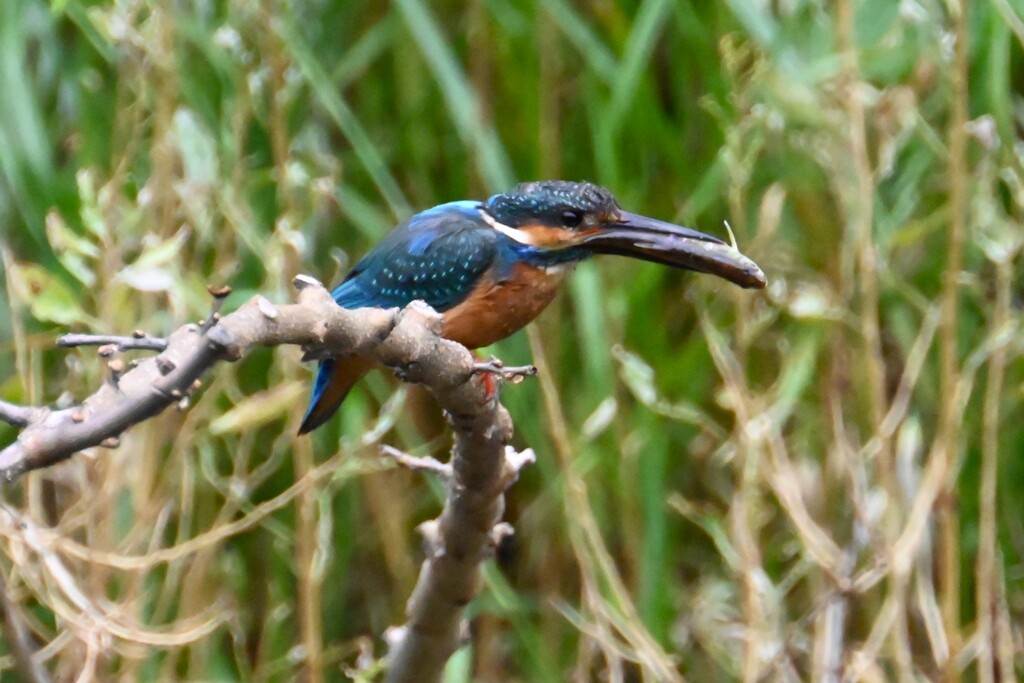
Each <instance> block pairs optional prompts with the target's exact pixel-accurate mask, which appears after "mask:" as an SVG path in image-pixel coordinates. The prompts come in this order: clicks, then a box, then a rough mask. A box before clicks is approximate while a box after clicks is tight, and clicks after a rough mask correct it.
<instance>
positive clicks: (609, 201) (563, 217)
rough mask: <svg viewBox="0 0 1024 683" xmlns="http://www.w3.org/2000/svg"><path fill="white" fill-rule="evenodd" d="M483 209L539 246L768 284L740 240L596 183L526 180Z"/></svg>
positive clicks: (507, 230) (743, 283) (496, 223)
mask: <svg viewBox="0 0 1024 683" xmlns="http://www.w3.org/2000/svg"><path fill="white" fill-rule="evenodd" d="M483 210H484V216H485V218H486V219H487V220H488V222H489V223H491V225H492V227H494V228H495V229H497V230H499V231H501V232H503V233H504V234H506V235H507V236H509V237H511V238H512V239H514V240H516V241H517V242H521V243H523V244H528V245H531V246H533V247H536V248H538V249H542V250H562V249H568V248H575V249H576V250H578V251H579V252H580V253H584V254H588V253H590V254H619V255H622V256H631V257H633V258H639V259H643V260H645V261H654V262H655V263H661V264H664V265H668V266H673V267H675V268H684V269H686V270H693V271H698V272H701V273H709V274H711V275H717V276H718V277H721V278H724V279H726V280H728V281H730V282H733V283H735V284H737V285H739V286H740V287H744V288H755V289H760V288H762V287H764V286H765V283H766V280H765V276H764V273H763V272H761V269H760V268H759V267H758V266H757V264H756V263H754V262H753V261H751V260H750V259H749V258H747V257H746V256H744V255H743V254H741V253H740V252H739V250H738V249H736V247H735V245H730V244H727V243H725V242H723V241H722V240H720V239H718V238H717V237H712V236H711V235H706V234H704V233H702V232H698V231H696V230H691V229H689V228H684V227H682V226H679V225H674V224H672V223H666V222H664V221H659V220H656V219H654V218H647V217H646V216H640V215H638V214H635V213H630V212H628V211H623V210H622V208H621V207H620V206H619V203H618V202H617V201H616V200H615V197H614V196H613V195H612V193H611V192H609V191H608V190H606V189H605V188H603V187H600V186H599V185H594V184H592V183H572V182H566V181H561V180H549V181H538V182H532V183H523V184H521V185H517V186H516V187H514V188H512V190H510V191H509V192H505V193H503V194H498V195H494V196H493V197H491V198H490V199H488V200H487V202H486V204H484V207H483Z"/></svg>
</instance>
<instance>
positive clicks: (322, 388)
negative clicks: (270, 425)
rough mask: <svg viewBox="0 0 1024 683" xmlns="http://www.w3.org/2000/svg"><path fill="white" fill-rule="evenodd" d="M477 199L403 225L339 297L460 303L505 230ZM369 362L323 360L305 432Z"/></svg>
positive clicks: (354, 302) (352, 303)
mask: <svg viewBox="0 0 1024 683" xmlns="http://www.w3.org/2000/svg"><path fill="white" fill-rule="evenodd" d="M478 206H479V204H478V203H476V202H453V203H451V204H442V205H441V206H437V207H435V208H433V209H430V210H429V211H424V212H423V213H419V214H417V215H415V216H413V217H412V218H410V219H409V220H408V221H406V222H405V223H403V224H402V225H399V226H398V227H397V228H395V229H394V230H392V231H391V232H390V233H389V234H388V235H387V236H386V237H385V238H384V239H383V240H381V242H380V244H378V245H377V246H375V247H374V248H373V249H371V250H370V251H369V252H368V253H367V254H366V256H364V257H363V258H362V259H360V260H359V262H358V263H356V265H355V267H354V268H353V269H352V271H351V272H350V273H349V274H348V276H347V277H346V278H345V280H344V281H343V282H342V283H341V284H340V285H338V287H336V288H335V289H334V291H333V292H332V293H331V294H332V296H333V297H334V300H335V301H336V302H338V305H339V306H341V307H343V308H349V309H355V308H368V307H377V308H392V307H399V308H400V307H403V306H405V305H407V304H409V303H411V302H412V301H415V300H417V299H420V300H423V301H426V302H427V303H428V304H430V305H431V306H432V307H433V308H434V309H436V310H438V311H441V312H444V311H446V310H448V309H450V308H452V307H454V306H456V305H458V304H459V302H461V301H462V300H463V299H465V298H466V297H467V296H469V293H470V292H472V291H473V288H474V287H475V286H476V284H477V282H478V281H479V280H480V277H481V276H482V275H483V274H484V273H485V272H486V271H487V270H488V269H489V268H490V267H491V266H492V265H493V264H494V263H495V260H496V256H497V255H498V253H499V250H500V246H499V245H500V239H501V237H500V233H498V231H496V230H494V229H493V228H491V227H490V226H488V225H487V224H485V223H484V222H483V221H482V219H481V218H480V212H479V210H478ZM371 367H372V364H371V363H368V362H367V361H366V360H365V359H362V358H358V357H352V358H338V359H334V358H331V359H327V360H323V361H320V367H319V369H318V370H317V376H316V382H315V383H314V385H313V396H312V398H311V400H310V403H309V408H308V409H307V411H306V416H305V418H304V419H303V421H302V426H301V427H300V428H299V433H300V434H304V433H306V432H308V431H311V430H313V429H315V428H316V427H318V426H320V425H321V424H323V423H324V422H326V421H327V420H328V419H329V418H330V417H331V415H333V414H334V412H335V411H336V410H337V409H338V406H340V405H341V402H342V401H343V400H344V399H345V396H346V395H348V392H349V390H350V389H351V388H352V386H353V385H355V383H356V382H358V381H359V379H360V378H362V376H363V375H365V374H366V372H368V371H369V370H370V368H371Z"/></svg>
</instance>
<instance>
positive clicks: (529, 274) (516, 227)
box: [299, 180, 766, 434]
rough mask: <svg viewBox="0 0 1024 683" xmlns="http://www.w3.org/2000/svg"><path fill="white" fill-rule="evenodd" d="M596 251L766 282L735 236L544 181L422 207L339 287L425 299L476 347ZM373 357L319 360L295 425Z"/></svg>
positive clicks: (526, 315) (343, 297) (351, 300)
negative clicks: (702, 229)
mask: <svg viewBox="0 0 1024 683" xmlns="http://www.w3.org/2000/svg"><path fill="white" fill-rule="evenodd" d="M597 254H618V255H622V256H630V257H633V258H637V259H642V260H645V261H653V262H655V263H660V264H663V265H668V266H672V267H675V268H682V269H685V270H691V271H697V272H701V273H708V274H711V275H716V276H718V277H721V278H724V279H725V280H728V281H730V282H732V283H735V284H737V285H739V286H740V287H743V288H747V289H761V288H763V287H764V286H765V284H766V279H765V276H764V273H763V272H762V271H761V269H760V268H759V267H758V266H757V264H755V263H754V262H753V261H752V260H750V259H749V258H747V257H746V256H744V255H743V254H741V253H740V252H739V250H738V249H737V248H736V247H735V245H734V244H727V243H725V242H724V241H722V240H720V239H718V238H717V237H713V236H711V235H707V234H704V233H702V232H698V231H696V230H691V229H689V228H684V227H682V226H679V225H674V224H672V223H666V222H664V221H659V220H656V219H654V218H647V217H646V216H640V215H638V214H634V213H629V212H628V211H624V210H623V209H622V208H621V207H620V206H619V203H618V202H617V201H616V200H615V197H614V196H613V195H612V193H611V192H609V191H608V190H606V189H605V188H603V187H600V186H599V185H595V184H593V183H587V182H583V183H575V182H567V181H561V180H548V181H537V182H530V183H522V184H520V185H517V186H515V187H514V188H512V189H511V190H510V191H508V192H505V193H502V194H496V195H494V196H493V197H491V198H490V199H488V200H486V201H483V202H481V201H457V202H449V203H447V204H441V205H439V206H435V207H434V208H432V209H428V210H426V211H423V212H421V213H418V214H416V215H415V216H413V217H412V218H410V219H409V220H407V221H405V222H404V223H402V224H401V225H399V226H398V227H396V228H395V229H394V230H392V231H391V232H390V233H389V234H388V235H386V236H385V237H384V238H383V239H382V240H381V242H380V243H379V244H377V245H376V246H375V247H374V248H373V249H371V250H370V251H369V252H368V253H367V254H366V255H365V256H364V257H363V258H362V259H360V260H359V262H358V263H356V265H355V267H353V268H352V270H351V271H349V273H348V275H347V276H346V277H345V279H344V280H343V281H342V282H341V284H340V285H338V286H337V287H336V288H335V289H334V291H333V292H331V294H332V296H333V297H334V300H335V301H336V302H337V303H338V305H339V306H341V307H342V308H347V309H356V308H401V307H404V306H406V305H407V304H409V303H411V302H413V301H416V300H422V301H425V302H426V303H428V304H429V305H430V306H431V307H433V308H434V309H435V310H436V311H437V312H438V313H440V314H441V321H442V326H441V335H442V336H443V337H445V338H446V339H450V340H452V341H455V342H458V343H460V344H462V345H463V346H466V347H467V348H469V349H477V348H480V347H482V346H488V345H489V344H493V343H494V342H496V341H498V340H500V339H504V338H505V337H508V336H509V335H511V334H512V333H514V332H516V331H517V330H519V329H520V328H522V327H523V326H525V325H526V324H527V323H529V322H530V321H531V320H533V319H534V318H536V317H537V316H538V315H539V314H540V313H541V311H543V310H544V309H545V308H546V307H547V305H548V304H549V303H551V300H552V299H553V298H554V296H555V294H556V293H557V291H558V288H559V285H561V284H562V282H563V281H564V280H565V277H566V275H567V274H568V273H569V272H570V271H571V270H572V269H573V267H574V266H575V265H576V264H577V263H579V262H580V261H582V260H584V259H587V258H590V257H591V256H595V255H597ZM374 365H375V364H374V362H373V361H372V360H370V359H368V358H364V357H362V356H355V355H353V356H347V357H339V358H327V359H324V360H321V361H320V367H319V369H318V371H317V376H316V382H315V383H314V386H313V395H312V398H311V400H310V403H309V408H308V409H307V411H306V415H305V418H304V419H303V421H302V426H301V427H300V428H299V433H300V434H305V433H307V432H309V431H312V430H313V429H316V428H317V427H319V426H320V425H322V424H323V423H324V422H326V421H327V420H328V419H329V418H330V417H331V415H333V414H334V413H335V411H337V409H338V407H339V406H340V405H341V403H342V401H343V400H344V399H345V396H347V395H348V392H349V390H350V389H351V388H352V387H353V386H354V385H355V384H356V382H358V381H359V380H360V379H361V378H362V377H363V376H364V375H365V374H366V373H367V372H369V371H370V370H371V369H372V368H373V367H374Z"/></svg>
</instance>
